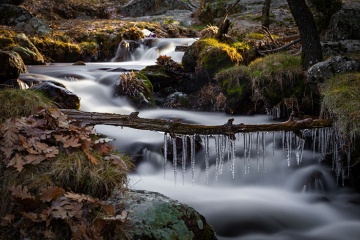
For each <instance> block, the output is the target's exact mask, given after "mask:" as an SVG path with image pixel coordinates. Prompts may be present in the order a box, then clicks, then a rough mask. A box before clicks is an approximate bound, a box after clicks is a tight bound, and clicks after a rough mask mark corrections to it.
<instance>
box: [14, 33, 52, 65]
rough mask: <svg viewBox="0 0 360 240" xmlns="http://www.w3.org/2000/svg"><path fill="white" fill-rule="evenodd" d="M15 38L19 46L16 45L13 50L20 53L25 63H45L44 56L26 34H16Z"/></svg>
mask: <svg viewBox="0 0 360 240" xmlns="http://www.w3.org/2000/svg"><path fill="white" fill-rule="evenodd" d="M14 40H15V43H16V44H18V45H19V46H15V47H14V48H13V49H12V50H13V51H14V52H17V53H19V55H20V56H21V58H22V59H23V61H24V63H25V64H27V65H42V64H44V63H45V61H44V57H43V56H42V55H41V53H40V52H39V50H38V49H37V48H36V47H35V45H34V44H33V43H32V42H31V41H30V40H29V39H28V38H27V37H26V35H25V34H23V33H21V34H18V35H16V36H15V37H14Z"/></svg>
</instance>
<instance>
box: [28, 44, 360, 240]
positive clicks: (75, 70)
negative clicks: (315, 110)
mask: <svg viewBox="0 0 360 240" xmlns="http://www.w3.org/2000/svg"><path fill="white" fill-rule="evenodd" d="M166 41H167V40H162V43H161V44H163V45H162V49H167V51H171V50H169V49H168V48H167V45H166V44H165V43H166ZM168 41H170V40H168ZM176 44H178V43H176ZM171 46H172V49H173V47H174V44H173V45H171ZM145 50H146V49H144V50H143V51H145ZM153 50H154V49H152V50H151V51H153ZM150 55H151V57H147V58H146V59H141V58H139V59H137V60H136V61H128V62H109V63H88V64H87V65H86V66H72V65H70V64H51V65H49V66H30V67H29V72H30V73H29V74H24V75H22V76H21V77H22V78H38V79H44V80H55V81H59V82H62V83H63V84H65V85H66V86H67V87H68V88H69V89H70V90H71V91H73V92H74V93H75V94H77V95H78V96H80V97H81V109H82V110H84V111H94V112H113V113H121V114H129V113H131V112H133V111H136V109H134V107H132V106H131V105H130V104H129V103H128V102H127V101H126V100H125V99H121V98H114V97H112V87H113V86H114V84H115V83H116V80H117V78H118V76H119V74H120V72H121V71H124V69H128V70H139V69H142V68H144V67H145V66H146V65H149V64H154V62H155V60H156V57H157V56H156V55H153V54H150ZM178 57H179V56H178ZM180 59H181V58H180ZM177 61H179V59H177ZM139 116H140V117H144V118H166V119H171V118H179V119H181V120H182V121H184V122H185V121H186V122H190V123H195V124H206V125H220V124H225V123H226V122H227V119H228V118H230V117H234V119H235V120H234V123H236V124H238V123H251V124H254V123H259V124H260V123H269V122H271V121H273V120H272V119H271V117H270V116H266V115H258V116H251V117H249V116H228V115H226V114H224V113H214V112H194V111H179V110H168V109H153V110H141V111H140V114H139ZM96 131H97V132H99V133H103V134H106V135H108V136H109V137H111V138H113V139H115V140H114V141H113V143H114V144H115V145H116V146H117V148H118V149H119V150H121V151H124V152H126V153H129V154H132V155H134V156H137V159H140V160H139V163H138V165H137V167H136V169H135V171H134V172H133V173H132V174H130V176H129V178H130V188H132V189H145V190H151V191H156V192H160V193H162V194H164V195H166V196H169V197H171V198H174V199H177V200H179V201H180V202H182V203H186V204H188V205H190V206H192V207H194V208H195V209H196V210H197V211H199V212H200V213H201V214H203V215H204V216H205V217H206V219H207V221H208V222H209V223H210V224H211V225H212V226H213V227H214V229H215V231H216V233H217V235H218V238H219V239H249V240H250V239H254V240H260V239H273V240H275V239H276V240H285V239H286V240H298V239H299V240H300V239H304V240H305V239H314V240H332V239H333V240H358V239H360V205H359V204H360V198H359V195H358V194H356V193H353V192H352V191H351V190H349V189H344V188H342V187H339V186H341V182H340V183H339V182H338V181H337V178H336V177H333V176H334V175H338V176H339V174H332V173H333V172H332V171H331V169H328V168H326V167H324V166H322V165H321V164H320V160H321V158H322V155H323V152H324V151H331V147H326V146H331V144H327V142H328V141H327V140H328V139H331V138H332V139H333V137H331V136H332V135H331V134H332V133H331V129H329V130H321V131H317V132H314V131H308V132H307V133H305V134H307V136H310V137H308V138H307V140H306V141H308V142H303V141H302V140H300V139H297V138H296V136H294V135H293V134H290V133H285V132H274V133H273V132H268V133H265V132H260V133H247V134H237V135H236V139H235V140H233V139H229V138H227V137H224V136H218V135H215V136H200V138H196V137H194V136H179V137H180V141H173V140H172V139H171V137H170V136H169V135H167V134H164V133H162V132H153V131H143V130H134V129H129V128H121V127H114V126H104V125H101V126H96ZM321 136H322V137H321ZM311 137H317V139H318V141H315V142H311ZM188 139H189V140H188ZM199 141H201V147H200V149H198V148H196V147H195V145H196V143H197V142H199ZM317 142H318V143H317ZM335 143H336V142H335ZM174 145H175V146H174ZM176 146H177V147H178V148H179V149H182V150H183V151H178V152H176V151H174V149H176ZM174 147H175V148H174ZM164 149H165V150H170V149H171V151H173V154H172V155H173V156H174V157H171V158H170V157H167V156H164V154H163V152H164ZM195 149H197V150H195ZM333 168H334V167H333ZM334 170H335V171H338V169H337V167H336V166H335V168H334ZM338 172H339V171H338ZM340 174H343V173H341V171H340Z"/></svg>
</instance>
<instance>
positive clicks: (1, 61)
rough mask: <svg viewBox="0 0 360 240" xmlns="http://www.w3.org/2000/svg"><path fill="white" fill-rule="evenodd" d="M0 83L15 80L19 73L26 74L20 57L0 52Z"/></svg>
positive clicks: (13, 53)
mask: <svg viewBox="0 0 360 240" xmlns="http://www.w3.org/2000/svg"><path fill="white" fill-rule="evenodd" d="M0 66H1V68H0V83H2V82H4V81H6V80H10V79H17V78H18V77H19V75H20V73H26V72H27V68H26V66H25V64H24V62H23V60H22V59H21V57H20V55H19V54H17V53H15V52H10V51H0Z"/></svg>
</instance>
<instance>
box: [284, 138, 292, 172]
mask: <svg viewBox="0 0 360 240" xmlns="http://www.w3.org/2000/svg"><path fill="white" fill-rule="evenodd" d="M289 138H290V133H287V132H286V133H285V141H286V143H285V145H284V147H285V151H286V160H287V165H288V167H290V165H291V164H290V150H289V144H290V140H289Z"/></svg>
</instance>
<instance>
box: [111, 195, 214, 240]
mask: <svg viewBox="0 0 360 240" xmlns="http://www.w3.org/2000/svg"><path fill="white" fill-rule="evenodd" d="M107 202H109V203H110V204H114V205H116V208H117V210H119V211H121V210H123V209H124V208H125V211H127V212H128V213H129V214H128V220H129V222H130V224H131V225H133V226H134V227H133V228H130V229H129V230H128V231H127V233H128V234H129V235H130V237H131V239H147V240H156V239H183V240H185V239H186V240H190V239H202V240H210V239H217V238H216V235H215V233H214V230H213V229H212V228H211V226H210V225H209V224H208V223H207V222H206V220H205V218H204V217H203V216H202V215H201V214H199V213H198V212H196V211H195V210H194V209H193V208H191V207H189V206H186V205H185V204H181V203H179V202H178V201H176V200H172V199H170V198H168V197H166V196H164V195H162V194H160V193H156V192H148V191H140V190H138V191H129V192H127V193H126V195H125V196H124V197H122V196H120V195H119V194H117V195H115V196H113V197H111V198H110V199H108V201H107ZM119 203H121V205H122V207H123V208H121V206H119ZM114 239H118V238H116V236H114Z"/></svg>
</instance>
